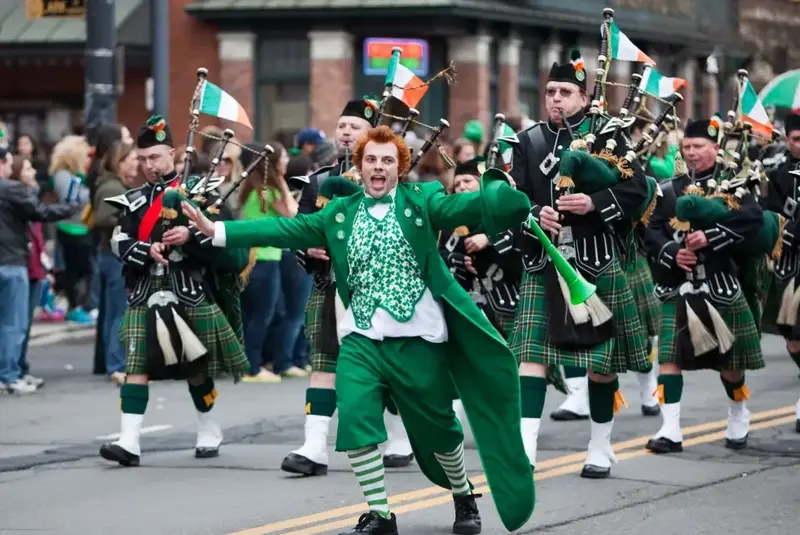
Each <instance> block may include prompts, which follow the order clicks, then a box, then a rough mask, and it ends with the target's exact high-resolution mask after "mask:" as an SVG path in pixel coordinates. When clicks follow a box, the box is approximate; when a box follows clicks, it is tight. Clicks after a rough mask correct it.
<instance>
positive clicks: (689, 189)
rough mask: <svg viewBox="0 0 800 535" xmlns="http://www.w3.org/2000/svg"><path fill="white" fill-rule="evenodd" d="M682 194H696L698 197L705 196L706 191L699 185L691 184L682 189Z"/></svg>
mask: <svg viewBox="0 0 800 535" xmlns="http://www.w3.org/2000/svg"><path fill="white" fill-rule="evenodd" d="M683 194H684V195H698V196H700V197H705V196H706V192H705V190H704V189H703V188H701V187H700V186H697V185H695V184H692V185H691V186H686V189H684V190H683Z"/></svg>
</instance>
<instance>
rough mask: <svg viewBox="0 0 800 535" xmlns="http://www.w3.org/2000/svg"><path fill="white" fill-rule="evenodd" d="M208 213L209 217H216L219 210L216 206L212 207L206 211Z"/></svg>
mask: <svg viewBox="0 0 800 535" xmlns="http://www.w3.org/2000/svg"><path fill="white" fill-rule="evenodd" d="M208 213H209V214H211V215H217V214H218V213H219V208H217V205H214V206H212V207H210V208H209V209H208Z"/></svg>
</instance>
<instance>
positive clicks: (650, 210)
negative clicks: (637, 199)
mask: <svg viewBox="0 0 800 535" xmlns="http://www.w3.org/2000/svg"><path fill="white" fill-rule="evenodd" d="M657 204H658V195H656V194H654V195H653V200H651V201H650V204H648V205H647V209H646V210H645V211H644V214H642V218H641V219H640V220H639V221H641V223H642V226H643V227H646V226H647V225H649V224H650V218H651V217H653V214H654V213H655V211H656V205H657Z"/></svg>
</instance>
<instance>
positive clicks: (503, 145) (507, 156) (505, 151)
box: [497, 122, 519, 173]
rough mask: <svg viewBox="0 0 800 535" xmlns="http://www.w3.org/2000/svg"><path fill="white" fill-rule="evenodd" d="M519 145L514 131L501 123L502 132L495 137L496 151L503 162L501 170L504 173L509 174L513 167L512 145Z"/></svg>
mask: <svg viewBox="0 0 800 535" xmlns="http://www.w3.org/2000/svg"><path fill="white" fill-rule="evenodd" d="M517 144H519V138H518V137H517V134H516V132H514V129H513V128H511V127H510V126H508V123H505V122H504V123H503V127H502V131H501V132H500V135H499V136H498V137H497V149H498V152H499V153H500V158H502V160H503V170H504V171H505V172H506V173H509V172H511V169H512V168H513V167H514V145H517Z"/></svg>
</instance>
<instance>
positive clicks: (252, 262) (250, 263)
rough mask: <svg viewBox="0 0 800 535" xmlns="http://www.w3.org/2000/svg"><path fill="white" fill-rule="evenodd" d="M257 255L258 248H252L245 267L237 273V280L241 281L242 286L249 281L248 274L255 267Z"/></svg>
mask: <svg viewBox="0 0 800 535" xmlns="http://www.w3.org/2000/svg"><path fill="white" fill-rule="evenodd" d="M257 254H258V248H257V247H252V248H251V249H250V257H249V258H248V260H247V265H246V266H245V267H244V269H243V270H242V272H241V273H239V280H240V281H242V284H244V285H246V284H247V282H248V281H249V280H250V274H251V273H252V272H253V268H254V267H255V266H256V255H257Z"/></svg>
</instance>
